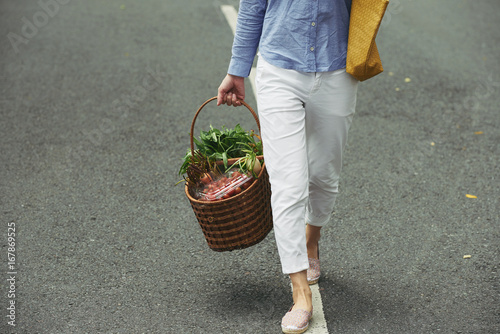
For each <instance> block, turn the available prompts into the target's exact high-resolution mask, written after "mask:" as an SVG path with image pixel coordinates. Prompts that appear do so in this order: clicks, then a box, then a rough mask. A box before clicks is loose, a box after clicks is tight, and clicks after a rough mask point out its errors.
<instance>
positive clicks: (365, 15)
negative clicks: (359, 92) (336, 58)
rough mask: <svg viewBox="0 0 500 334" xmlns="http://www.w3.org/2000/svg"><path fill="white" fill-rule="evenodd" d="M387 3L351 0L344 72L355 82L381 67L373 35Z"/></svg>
mask: <svg viewBox="0 0 500 334" xmlns="http://www.w3.org/2000/svg"><path fill="white" fill-rule="evenodd" d="M388 4H389V0H353V1H352V6H351V18H350V21H349V39H348V42H347V60H346V72H347V73H350V74H351V75H352V76H353V77H355V78H356V79H358V80H359V81H364V80H367V79H370V78H372V77H374V76H375V75H377V74H379V73H381V72H382V71H383V70H384V68H383V67H382V61H381V60H380V55H379V53H378V49H377V44H376V43H375V38H376V37H377V33H378V29H379V27H380V23H381V22H382V18H383V17H384V14H385V11H386V9H387V5H388Z"/></svg>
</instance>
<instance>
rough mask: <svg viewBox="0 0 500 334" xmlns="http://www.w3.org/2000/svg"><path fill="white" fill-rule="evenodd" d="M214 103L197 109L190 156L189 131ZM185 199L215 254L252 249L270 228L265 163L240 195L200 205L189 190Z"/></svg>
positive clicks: (270, 219) (203, 202) (269, 203)
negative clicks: (203, 111)
mask: <svg viewBox="0 0 500 334" xmlns="http://www.w3.org/2000/svg"><path fill="white" fill-rule="evenodd" d="M215 99H217V97H213V98H211V99H209V100H207V101H206V102H205V103H203V104H202V105H201V107H200V108H199V109H198V111H197V112H196V114H195V115H194V118H193V122H192V124H191V132H190V136H191V151H192V152H194V140H193V131H194V124H195V121H196V118H197V117H198V114H199V113H200V111H201V110H202V109H203V107H204V106H205V105H206V104H207V103H209V102H210V101H213V100H215ZM242 104H243V105H244V106H245V107H247V108H248V110H249V111H250V112H251V113H252V115H253V117H254V119H255V121H256V123H257V126H258V128H259V132H260V123H259V120H258V118H257V115H256V114H255V112H254V111H253V109H252V108H251V107H250V106H249V105H248V104H247V103H245V102H244V101H242ZM185 192H186V196H187V197H188V199H189V201H190V202H191V206H192V207H193V211H194V213H195V215H196V218H197V219H198V222H199V224H200V226H201V229H202V231H203V234H204V235H205V239H206V240H207V243H208V246H209V247H210V248H211V249H212V250H214V251H217V252H224V251H232V250H235V249H243V248H247V247H250V246H253V245H255V244H257V243H259V242H260V241H262V240H263V239H264V238H265V237H266V236H267V234H268V233H269V232H270V231H271V229H272V227H273V219H272V213H271V186H270V184H269V176H268V175H267V171H266V166H265V163H263V164H262V169H261V171H260V173H259V176H258V178H257V180H255V182H253V183H252V185H251V186H250V187H248V188H247V189H246V190H244V191H242V192H241V193H239V194H237V195H235V196H232V197H230V198H228V199H224V200H220V201H214V202H211V201H200V200H197V199H195V198H194V196H193V194H192V193H191V191H190V189H189V187H188V186H187V185H186V187H185Z"/></svg>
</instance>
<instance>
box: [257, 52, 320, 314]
mask: <svg viewBox="0 0 500 334" xmlns="http://www.w3.org/2000/svg"><path fill="white" fill-rule="evenodd" d="M311 78H312V79H314V74H313V75H311V74H308V73H300V72H296V71H291V70H284V69H280V68H277V67H275V66H272V65H270V64H268V63H267V62H265V61H264V60H263V59H262V58H261V57H259V62H258V65H257V76H256V85H257V90H258V111H259V119H260V124H261V135H262V142H263V144H264V160H265V162H266V168H267V171H268V174H269V180H270V183H271V194H272V195H271V204H272V210H273V223H274V235H275V238H276V244H277V248H278V252H279V255H280V260H281V265H282V270H283V273H285V274H289V275H290V279H291V281H292V286H293V301H294V308H296V309H304V310H306V311H311V310H312V296H311V290H310V288H309V285H308V282H307V269H308V267H309V261H308V258H307V247H306V228H305V211H306V205H307V196H308V171H307V168H308V166H307V147H306V126H305V109H304V103H303V99H304V98H305V96H306V95H307V93H308V92H309V90H310V88H311V87H312V84H313V81H312V80H311Z"/></svg>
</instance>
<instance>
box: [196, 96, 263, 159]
mask: <svg viewBox="0 0 500 334" xmlns="http://www.w3.org/2000/svg"><path fill="white" fill-rule="evenodd" d="M216 99H217V96H214V97H212V98H210V99H208V100H206V101H205V103H203V104H202V105H201V106H200V108H198V111H197V112H196V114H195V115H194V117H193V122H192V123H191V132H190V133H189V136H190V140H191V154H192V155H193V156H194V139H193V132H194V123H195V122H196V118H197V117H198V114H199V113H200V112H201V109H203V107H205V106H206V105H207V104H208V103H209V102H211V101H213V100H216ZM240 102H241V104H242V105H244V106H245V107H247V109H248V110H249V111H250V112H251V113H252V116H253V118H254V119H255V123H257V127H258V128H259V134H260V122H259V118H258V117H257V114H256V113H255V111H254V110H253V109H252V107H250V106H249V105H248V104H247V103H246V102H245V101H243V100H240Z"/></svg>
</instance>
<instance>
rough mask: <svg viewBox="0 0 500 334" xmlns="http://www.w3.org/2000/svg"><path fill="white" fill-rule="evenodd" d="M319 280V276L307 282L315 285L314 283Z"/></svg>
mask: <svg viewBox="0 0 500 334" xmlns="http://www.w3.org/2000/svg"><path fill="white" fill-rule="evenodd" d="M318 281H319V277H318V278H316V279H315V280H312V281H307V283H309V285H314V284H316V283H318Z"/></svg>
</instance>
